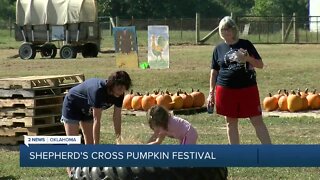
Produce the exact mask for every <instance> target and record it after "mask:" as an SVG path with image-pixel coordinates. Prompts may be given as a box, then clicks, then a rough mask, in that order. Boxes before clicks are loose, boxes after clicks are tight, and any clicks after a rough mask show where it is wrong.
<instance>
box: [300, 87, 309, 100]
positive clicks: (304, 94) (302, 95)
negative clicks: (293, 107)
mask: <svg viewBox="0 0 320 180" xmlns="http://www.w3.org/2000/svg"><path fill="white" fill-rule="evenodd" d="M308 91H309V90H308V88H306V89H305V90H304V92H300V94H301V98H303V97H307V96H308V95H309V92H308Z"/></svg>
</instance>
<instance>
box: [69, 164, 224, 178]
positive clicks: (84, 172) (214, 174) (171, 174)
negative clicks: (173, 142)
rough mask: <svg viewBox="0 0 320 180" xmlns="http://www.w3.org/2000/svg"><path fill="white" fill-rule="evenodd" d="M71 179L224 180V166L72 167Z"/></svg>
mask: <svg viewBox="0 0 320 180" xmlns="http://www.w3.org/2000/svg"><path fill="white" fill-rule="evenodd" d="M71 174H72V177H70V179H73V180H84V179H86V180H89V179H90V180H100V179H104V180H150V179H152V180H182V179H183V180H198V179H199V180H225V179H227V176H228V170H227V168H224V167H207V168H195V167H194V168H193V167H186V168H170V167H168V168H160V167H158V168H156V167H74V168H72V169H71Z"/></svg>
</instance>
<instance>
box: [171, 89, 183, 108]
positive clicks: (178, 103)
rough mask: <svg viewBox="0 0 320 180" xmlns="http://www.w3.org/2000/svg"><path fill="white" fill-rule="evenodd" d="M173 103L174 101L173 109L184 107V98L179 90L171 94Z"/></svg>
mask: <svg viewBox="0 0 320 180" xmlns="http://www.w3.org/2000/svg"><path fill="white" fill-rule="evenodd" d="M171 99H172V103H173V109H181V108H182V107H183V99H182V97H181V96H180V95H179V92H177V93H176V94H174V95H173V96H171Z"/></svg>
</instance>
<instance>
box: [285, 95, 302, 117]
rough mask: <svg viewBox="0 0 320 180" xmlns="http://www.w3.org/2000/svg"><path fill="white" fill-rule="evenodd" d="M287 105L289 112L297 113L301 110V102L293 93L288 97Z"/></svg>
mask: <svg viewBox="0 0 320 180" xmlns="http://www.w3.org/2000/svg"><path fill="white" fill-rule="evenodd" d="M287 103H288V109H289V111H290V112H297V111H300V110H301V109H302V100H301V98H300V96H298V95H296V93H295V92H294V91H292V92H291V94H290V95H289V96H288V99H287Z"/></svg>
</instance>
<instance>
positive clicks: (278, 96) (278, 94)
mask: <svg viewBox="0 0 320 180" xmlns="http://www.w3.org/2000/svg"><path fill="white" fill-rule="evenodd" d="M281 96H283V94H282V93H281V89H279V90H278V93H277V94H275V95H273V97H275V98H277V100H279V99H280V97H281Z"/></svg>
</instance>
